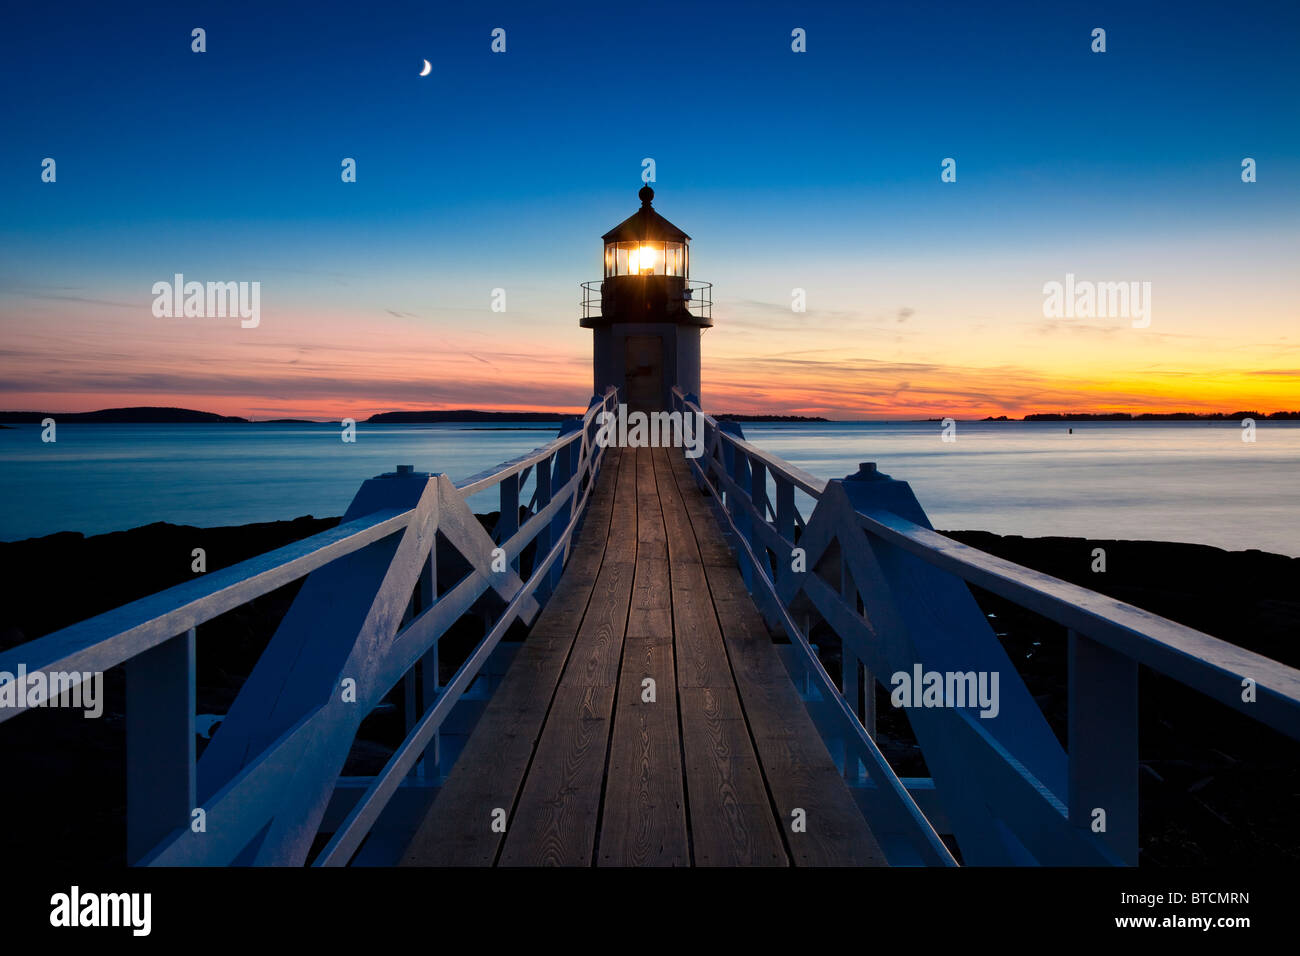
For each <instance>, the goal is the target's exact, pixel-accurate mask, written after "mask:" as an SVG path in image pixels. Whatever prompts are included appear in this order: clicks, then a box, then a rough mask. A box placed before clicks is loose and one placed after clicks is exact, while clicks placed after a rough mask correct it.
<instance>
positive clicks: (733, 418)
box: [713, 412, 830, 422]
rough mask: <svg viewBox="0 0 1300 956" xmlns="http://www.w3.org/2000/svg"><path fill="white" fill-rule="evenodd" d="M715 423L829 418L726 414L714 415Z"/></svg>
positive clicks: (816, 420)
mask: <svg viewBox="0 0 1300 956" xmlns="http://www.w3.org/2000/svg"><path fill="white" fill-rule="evenodd" d="M713 418H714V420H715V421H719V422H828V421H830V419H829V418H820V417H818V416H816V415H745V414H741V413H738V412H726V413H724V414H722V415H714V416H713Z"/></svg>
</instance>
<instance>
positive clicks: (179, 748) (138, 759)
mask: <svg viewBox="0 0 1300 956" xmlns="http://www.w3.org/2000/svg"><path fill="white" fill-rule="evenodd" d="M194 648H195V640H194V628H190V629H189V630H188V631H187V632H186V633H184V634H181V635H178V636H177V637H173V638H171V639H170V640H168V641H165V642H163V643H162V644H159V645H158V646H157V647H154V648H151V649H150V650H147V651H145V652H144V653H143V654H139V655H137V656H135V657H133V658H131V659H130V660H128V661H127V662H126V663H125V668H126V858H127V862H128V863H132V864H134V863H138V862H139V861H140V859H141V858H142V857H144V856H145V855H146V854H147V853H148V852H149V851H150V850H152V849H153V848H154V847H155V846H157V845H158V843H159V842H160V841H161V840H162V839H163V837H165V836H167V834H169V833H171V832H172V831H173V830H175V829H177V828H178V827H188V826H189V825H190V814H191V813H192V812H193V811H194V809H195V807H194V804H195V799H196V797H195V789H196V788H195V775H194V755H195V739H194V698H195V682H194Z"/></svg>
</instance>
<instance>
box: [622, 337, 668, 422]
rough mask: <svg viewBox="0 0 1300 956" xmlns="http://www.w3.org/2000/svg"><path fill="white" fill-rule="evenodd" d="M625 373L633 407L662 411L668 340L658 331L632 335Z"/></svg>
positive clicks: (628, 344)
mask: <svg viewBox="0 0 1300 956" xmlns="http://www.w3.org/2000/svg"><path fill="white" fill-rule="evenodd" d="M626 348H627V351H626V353H625V356H624V357H625V360H626V362H625V364H624V366H623V368H624V370H625V376H626V381H627V397H626V398H625V399H624V400H625V401H626V402H627V407H628V410H629V411H642V412H652V411H660V410H662V408H663V402H664V340H663V338H662V337H660V336H658V335H629V336H628V337H627V346H626Z"/></svg>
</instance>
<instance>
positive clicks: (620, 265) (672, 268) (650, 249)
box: [605, 241, 686, 276]
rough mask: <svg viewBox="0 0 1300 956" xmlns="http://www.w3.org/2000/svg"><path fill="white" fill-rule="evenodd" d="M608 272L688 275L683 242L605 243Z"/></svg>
mask: <svg viewBox="0 0 1300 956" xmlns="http://www.w3.org/2000/svg"><path fill="white" fill-rule="evenodd" d="M605 275H606V276H612V275H613V276H638V275H640V276H646V275H655V276H663V275H668V276H685V275H686V244H685V243H682V242H649V241H644V242H616V243H611V244H610V245H608V246H606V247H605Z"/></svg>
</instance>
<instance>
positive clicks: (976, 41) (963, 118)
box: [0, 0, 1300, 353]
mask: <svg viewBox="0 0 1300 956" xmlns="http://www.w3.org/2000/svg"><path fill="white" fill-rule="evenodd" d="M5 20H6V22H5V27H4V31H3V35H2V36H0V72H2V73H3V78H4V82H3V94H2V95H3V110H4V136H3V138H4V148H3V151H2V153H0V183H2V185H0V196H2V198H3V211H2V213H0V241H2V242H3V244H4V247H5V248H6V255H5V257H4V258H5V260H6V261H5V263H4V264H3V265H0V307H5V306H7V311H6V312H5V313H4V315H5V316H6V319H5V320H6V321H13V319H12V316H13V314H14V310H20V309H21V308H22V302H20V301H15V300H14V298H13V297H14V295H37V296H39V295H40V294H42V290H44V291H45V292H48V291H49V290H52V289H64V290H70V289H71V290H79V291H78V292H77V295H78V296H79V297H85V298H89V299H96V298H98V299H103V300H105V301H108V302H120V301H127V302H134V301H136V300H137V299H138V298H139V296H140V292H139V289H140V287H141V285H142V284H145V285H146V287H147V280H149V279H150V278H151V277H153V278H156V277H159V276H162V275H168V274H170V273H169V270H170V269H172V268H176V267H177V266H176V263H178V262H180V263H182V264H185V265H187V266H188V267H189V269H190V271H191V272H199V271H203V270H205V269H206V270H207V271H209V272H215V273H220V275H221V277H223V278H224V277H229V278H243V277H244V276H245V275H246V274H248V275H249V277H250V278H259V277H260V278H263V279H269V278H270V277H272V276H274V275H280V276H281V277H282V278H283V282H282V285H281V286H280V287H279V288H278V290H274V291H276V292H278V294H279V296H280V299H279V301H280V302H281V303H282V304H291V305H292V307H293V308H296V309H299V310H303V309H312V308H316V307H325V306H326V305H329V306H339V305H343V304H346V305H349V306H351V307H354V308H361V307H366V306H371V307H378V308H392V309H395V310H397V311H404V310H410V311H411V312H413V313H418V312H419V311H420V304H421V303H422V302H424V303H427V302H429V301H435V302H436V303H437V304H435V305H433V306H432V307H431V308H432V310H433V312H436V311H437V309H439V308H442V309H448V310H454V309H458V308H463V307H468V306H470V305H471V304H472V305H473V306H474V307H475V308H477V307H478V306H479V304H480V302H481V300H482V299H483V298H484V297H485V296H486V292H485V291H484V289H483V287H484V286H487V287H492V286H497V285H504V286H507V287H511V288H515V289H518V290H520V292H521V295H524V296H532V297H533V298H531V299H528V302H529V303H530V305H532V306H533V307H535V309H536V310H537V313H536V314H537V315H538V316H539V318H538V321H547V322H550V321H553V322H555V323H556V328H557V329H558V328H560V327H561V326H563V328H564V329H565V330H566V331H565V334H566V335H568V334H571V335H572V340H573V346H572V348H573V350H575V351H576V352H578V353H580V352H581V351H582V350H583V348H585V346H584V345H583V344H582V343H583V341H584V340H583V339H582V338H581V337H580V333H578V331H577V329H576V323H575V322H573V321H572V320H573V319H574V318H575V317H576V313H575V314H569V313H565V314H564V315H563V316H561V312H562V310H564V309H569V310H570V312H572V300H573V299H575V298H576V295H577V293H576V283H577V282H578V281H580V280H581V279H584V278H592V277H594V276H595V275H596V274H597V273H598V270H599V245H598V237H599V235H600V233H602V232H603V231H605V230H606V229H608V228H609V227H610V226H612V225H613V224H615V223H616V222H618V221H619V220H621V219H622V218H624V217H625V216H626V215H628V214H629V213H630V212H631V211H632V210H633V209H634V208H635V205H636V204H635V199H634V196H635V191H636V189H637V187H638V186H639V185H640V182H639V172H640V161H641V159H642V157H645V156H651V157H654V159H655V160H656V162H657V173H658V176H657V179H658V181H657V182H656V183H655V186H656V189H657V190H658V191H659V198H658V200H657V202H656V205H657V207H658V208H659V209H660V211H661V212H663V213H664V214H665V215H667V216H668V218H670V219H672V220H674V221H676V222H677V223H678V224H679V225H681V226H682V227H683V228H684V229H686V231H687V232H689V233H691V234H692V235H693V236H695V238H696V244H695V247H694V254H693V274H694V275H696V276H699V277H702V278H710V279H713V280H714V281H715V282H721V283H725V284H726V293H725V294H729V295H731V296H732V297H733V298H735V299H736V300H738V301H739V300H754V301H761V302H766V303H773V302H775V303H778V304H779V303H780V302H781V301H783V300H784V301H786V302H788V296H789V292H788V290H789V288H790V287H791V286H792V285H799V284H801V285H806V286H813V287H817V284H818V283H819V282H820V283H821V284H822V287H824V288H825V289H826V292H825V294H824V295H823V296H822V299H821V301H822V303H823V304H824V303H826V302H827V301H833V302H834V304H835V306H836V307H837V308H841V307H845V303H848V302H850V301H858V299H860V296H859V295H858V293H857V292H855V291H854V290H852V289H847V288H846V287H845V283H846V282H847V277H848V274H849V272H850V271H851V270H852V268H853V263H855V262H859V261H873V260H874V261H877V262H884V261H897V262H901V263H903V264H904V267H906V268H909V269H910V268H915V269H919V268H920V267H921V265H922V264H924V263H925V262H926V261H929V262H931V263H934V262H936V261H940V262H943V263H948V264H950V265H951V266H952V270H950V271H949V272H947V273H945V276H944V277H943V279H942V280H941V281H944V282H952V281H954V280H953V276H961V275H967V276H969V277H971V279H970V281H972V282H975V281H978V276H979V275H980V274H981V269H982V266H981V264H980V261H979V259H980V257H981V256H989V255H992V256H997V255H1000V254H1001V255H1004V257H1006V258H1011V257H1013V256H1015V255H1017V254H1019V253H1022V252H1025V251H1026V250H1035V249H1043V248H1049V249H1050V248H1054V246H1053V243H1054V242H1058V241H1059V242H1062V243H1064V242H1079V241H1083V240H1094V241H1096V242H1097V243H1100V244H1103V245H1104V244H1106V243H1108V242H1110V240H1111V238H1112V237H1116V236H1120V237H1128V238H1132V239H1143V240H1145V241H1148V242H1151V241H1158V240H1162V239H1168V240H1170V241H1171V242H1176V241H1178V240H1179V239H1182V238H1185V237H1186V236H1188V235H1195V234H1205V235H1219V236H1227V235H1230V234H1232V232H1233V230H1238V229H1239V230H1241V231H1242V233H1243V234H1244V235H1247V236H1256V237H1266V236H1272V235H1273V234H1274V233H1284V232H1286V231H1287V230H1290V234H1291V235H1292V236H1293V235H1294V227H1295V222H1296V215H1297V211H1298V209H1300V203H1298V202H1297V197H1300V185H1297V184H1298V183H1300V81H1298V79H1297V74H1298V71H1297V67H1296V62H1297V50H1298V49H1300V4H1297V3H1296V2H1294V0H1291V2H1284V3H1274V2H1267V0H1266V2H1260V3H1253V2H1252V3H1250V4H1248V5H1244V6H1243V5H1241V4H1237V3H1199V4H1198V3H1187V2H1169V3H1152V4H1142V3H1129V2H1123V3H1056V2H1037V3H1018V4H995V5H986V4H967V3H951V4H932V3H893V4H860V3H851V4H847V3H846V4H810V3H789V4H761V3H743V4H695V3H682V4H673V3H639V2H637V3H627V2H623V3H601V4H597V3H591V4H564V5H560V4H538V3H527V4H431V3H427V2H421V3H396V4H379V3H376V4H353V3H348V4H331V3H317V4H312V5H297V4H295V5H292V6H289V5H286V6H285V8H284V9H279V8H278V5H276V4H266V3H224V2H223V3H210V4H140V5H134V4H112V3H87V4H78V5H67V4H61V3H57V2H56V3H49V4H40V3H23V4H14V5H11V6H10V7H9V8H8V9H7V10H6V16H5ZM195 26H202V27H204V28H205V29H206V30H207V46H208V50H207V52H206V53H204V54H202V55H198V54H194V53H192V52H191V51H190V30H191V28H192V27H195ZM497 26H500V27H504V28H505V29H506V30H507V38H508V39H507V42H508V52H507V53H506V54H505V55H494V54H492V53H491V52H490V51H489V43H490V36H489V33H490V31H491V29H492V28H493V27H497ZM796 26H798V27H803V28H804V29H806V30H807V32H808V53H807V54H803V55H795V54H792V53H791V51H790V31H791V29H792V28H793V27H796ZM1095 26H1101V27H1104V28H1105V29H1106V30H1107V34H1108V38H1107V42H1108V52H1107V53H1105V54H1104V55H1096V54H1093V53H1092V52H1091V51H1090V49H1089V44H1090V38H1089V34H1090V31H1091V29H1092V28H1093V27H1095ZM423 58H428V59H429V60H430V61H431V62H432V64H433V74H432V75H431V76H429V77H426V78H423V79H421V78H419V77H417V76H416V72H417V71H418V69H419V66H420V62H421V60H422V59H423ZM1244 155H1250V156H1253V157H1254V158H1255V159H1256V160H1257V161H1258V163H1259V169H1260V177H1261V183H1260V184H1259V188H1257V189H1254V190H1252V191H1249V192H1243V190H1242V186H1241V183H1240V181H1239V179H1238V177H1237V170H1238V167H1239V163H1240V160H1241V157H1242V156H1244ZM45 156H52V157H55V158H56V159H57V161H58V173H59V181H58V184H57V192H56V191H53V190H51V189H49V188H48V187H47V186H46V184H42V183H41V182H40V181H39V162H40V160H41V159H42V158H43V157H45ZM345 156H350V157H354V158H356V160H357V162H358V173H359V175H358V182H357V183H356V184H355V185H349V186H346V187H345V186H343V185H341V183H340V180H339V169H340V166H339V164H340V160H341V159H342V157H345ZM945 156H953V157H956V158H957V159H958V172H959V188H958V189H942V188H936V185H935V184H936V183H937V182H938V172H939V170H938V164H939V161H940V160H941V159H942V158H943V157H945ZM1267 247H1268V248H1271V249H1274V250H1278V242H1277V241H1276V240H1274V239H1269V242H1268V244H1267ZM1282 251H1284V252H1287V253H1289V252H1290V251H1292V250H1291V249H1290V248H1287V249H1285V250H1282ZM1197 255H1198V256H1200V257H1202V258H1203V259H1204V260H1205V261H1213V260H1214V259H1215V251H1214V250H1213V249H1208V248H1207V249H1201V250H1199V251H1198V252H1197ZM964 257H965V258H964ZM972 257H973V258H972ZM792 263H793V264H795V265H797V267H798V268H792V269H789V270H786V269H785V267H786V266H787V265H790V264H792ZM1072 267H1073V266H1072V265H1071V262H1070V261H1064V260H1063V261H1062V262H1060V263H1057V262H1052V263H1050V265H1049V268H1050V270H1051V271H1050V273H1049V274H1050V275H1057V274H1058V273H1063V272H1064V271H1066V269H1067V268H1072ZM1158 268H1159V267H1158V266H1157V265H1152V266H1151V267H1150V269H1149V271H1156V270H1158ZM1270 268H1271V267H1270ZM783 270H784V271H783ZM800 270H802V274H794V273H799V272H800ZM819 270H830V271H831V272H833V273H834V274H833V275H831V276H829V277H828V276H827V275H825V274H824V272H823V271H819ZM785 271H789V272H791V273H792V274H791V275H789V276H787V275H786V274H784V272H785ZM254 272H255V273H256V275H252V274H251V273H254ZM331 275H333V276H336V277H339V278H338V281H337V282H335V281H334V280H332V279H331V278H330V276H331ZM1035 275H1037V274H1035ZM773 276H775V278H772V280H771V284H770V287H768V286H765V285H764V282H765V281H766V280H767V279H768V278H769V277H773ZM1267 278H1268V279H1269V281H1271V282H1272V281H1275V280H1276V281H1281V280H1279V279H1278V276H1276V275H1273V274H1272V273H1270V274H1269V275H1268V276H1267ZM1038 281H1039V284H1041V280H1038ZM460 283H464V285H463V286H462V285H461V284H460ZM6 292H7V293H8V294H9V298H8V299H7V300H6V299H5V298H4V297H3V296H4V294H5V293H6ZM267 294H268V295H270V294H271V292H268V293H267ZM1276 294H1277V290H1276V289H1272V290H1271V291H1270V295H1276ZM904 295H905V294H904V293H902V292H900V293H899V295H898V297H897V301H896V302H895V301H894V300H892V299H891V300H890V302H889V303H888V304H887V305H886V306H882V308H888V309H894V308H901V307H907V308H911V307H913V306H915V305H916V303H914V302H907V301H905V299H904ZM380 299H384V301H379V300H380ZM1165 301H1168V299H1166V300H1165ZM431 314H433V313H431ZM436 317H437V316H436V315H435V316H434V318H436Z"/></svg>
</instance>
